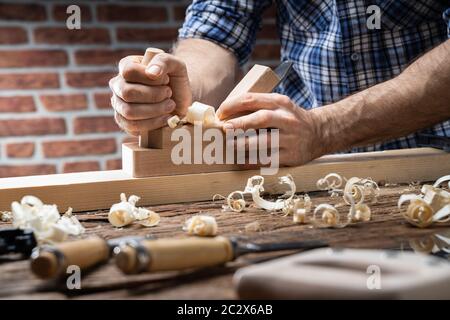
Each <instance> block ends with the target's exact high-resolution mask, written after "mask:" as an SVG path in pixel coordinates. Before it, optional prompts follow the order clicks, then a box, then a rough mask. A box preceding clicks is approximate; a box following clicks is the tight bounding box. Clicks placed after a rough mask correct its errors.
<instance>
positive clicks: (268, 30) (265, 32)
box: [257, 23, 279, 40]
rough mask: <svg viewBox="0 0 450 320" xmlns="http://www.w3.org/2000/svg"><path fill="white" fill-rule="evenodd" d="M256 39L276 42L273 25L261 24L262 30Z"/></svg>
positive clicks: (276, 34)
mask: <svg viewBox="0 0 450 320" xmlns="http://www.w3.org/2000/svg"><path fill="white" fill-rule="evenodd" d="M257 39H267V40H278V39H279V36H278V31H277V27H276V25H275V24H272V23H269V24H263V26H262V29H261V30H260V31H259V33H258V35H257Z"/></svg>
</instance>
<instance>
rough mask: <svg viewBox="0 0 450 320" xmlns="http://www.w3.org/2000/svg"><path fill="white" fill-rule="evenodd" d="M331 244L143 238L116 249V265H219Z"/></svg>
mask: <svg viewBox="0 0 450 320" xmlns="http://www.w3.org/2000/svg"><path fill="white" fill-rule="evenodd" d="M326 246H328V245H327V244H326V243H325V242H322V241H299V242H285V243H266V244H256V243H249V242H242V241H239V240H238V239H236V238H225V237H220V236H219V237H214V238H202V237H190V238H182V239H174V238H171V239H155V240H143V241H139V242H133V243H131V244H130V243H128V244H123V245H121V246H118V247H117V248H116V249H115V250H114V254H115V262H116V265H117V267H118V268H119V269H120V270H122V272H124V273H126V274H134V273H143V272H156V271H169V270H173V271H174V270H183V269H191V268H203V267H210V266H217V265H221V264H224V263H226V262H229V261H233V260H234V259H236V258H237V257H239V256H241V255H243V254H247V253H260V252H270V251H280V250H309V249H315V248H321V247H326Z"/></svg>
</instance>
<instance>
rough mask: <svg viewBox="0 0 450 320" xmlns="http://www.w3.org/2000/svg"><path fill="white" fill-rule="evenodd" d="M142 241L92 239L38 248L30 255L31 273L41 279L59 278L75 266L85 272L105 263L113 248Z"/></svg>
mask: <svg viewBox="0 0 450 320" xmlns="http://www.w3.org/2000/svg"><path fill="white" fill-rule="evenodd" d="M143 239H146V237H135V236H131V237H121V238H116V239H111V240H105V239H102V238H99V237H92V238H87V239H82V240H76V241H68V242H63V243H60V244H57V245H54V246H50V245H43V246H39V247H37V248H35V249H34V250H33V253H32V254H31V271H32V272H33V273H34V274H35V275H36V276H38V277H39V278H41V279H52V278H59V277H60V276H62V275H64V274H65V273H66V269H67V267H68V266H71V265H76V266H78V267H79V268H80V269H81V270H85V269H88V268H90V267H93V266H95V265H98V264H101V263H105V262H106V261H108V260H109V258H110V257H111V255H112V252H113V249H114V248H115V247H117V246H119V245H123V244H124V243H133V242H138V241H141V240H143Z"/></svg>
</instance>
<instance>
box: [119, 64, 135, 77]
mask: <svg viewBox="0 0 450 320" xmlns="http://www.w3.org/2000/svg"><path fill="white" fill-rule="evenodd" d="M136 72H137V69H136V67H135V65H133V64H126V65H125V66H124V67H123V69H122V77H124V78H125V79H131V78H133V76H134V75H135V74H136Z"/></svg>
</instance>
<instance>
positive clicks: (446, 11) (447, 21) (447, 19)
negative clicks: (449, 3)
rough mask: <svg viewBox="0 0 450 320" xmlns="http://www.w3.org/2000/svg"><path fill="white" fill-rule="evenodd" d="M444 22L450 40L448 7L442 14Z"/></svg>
mask: <svg viewBox="0 0 450 320" xmlns="http://www.w3.org/2000/svg"><path fill="white" fill-rule="evenodd" d="M444 20H445V22H446V23H447V35H448V38H449V39H450V7H448V8H447V10H445V12H444Z"/></svg>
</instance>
